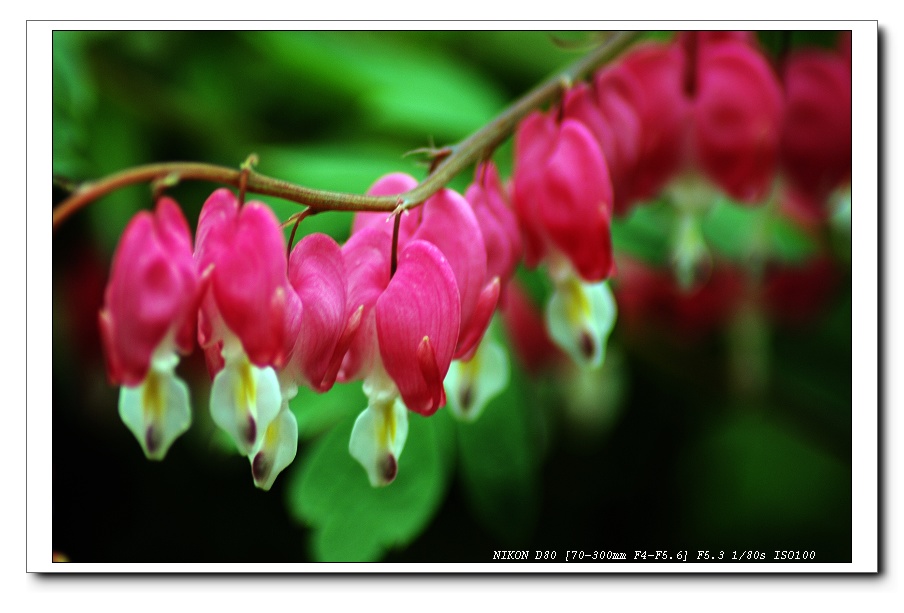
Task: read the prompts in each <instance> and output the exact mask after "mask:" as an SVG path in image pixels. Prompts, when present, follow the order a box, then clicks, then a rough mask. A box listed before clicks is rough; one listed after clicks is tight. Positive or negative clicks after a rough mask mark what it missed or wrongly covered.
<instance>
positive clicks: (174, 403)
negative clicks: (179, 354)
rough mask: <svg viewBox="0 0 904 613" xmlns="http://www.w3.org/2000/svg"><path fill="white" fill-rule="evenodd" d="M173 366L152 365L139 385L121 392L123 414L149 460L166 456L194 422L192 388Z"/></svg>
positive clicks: (121, 416)
mask: <svg viewBox="0 0 904 613" xmlns="http://www.w3.org/2000/svg"><path fill="white" fill-rule="evenodd" d="M173 367H174V365H173ZM173 367H168V368H167V369H165V370H156V369H153V368H152V369H151V370H150V371H148V376H147V377H146V378H145V380H144V381H142V382H141V383H140V384H139V385H137V386H135V387H123V388H122V389H121V390H120V392H119V416H120V418H121V419H122V421H123V423H125V425H126V426H128V428H129V430H130V431H131V432H132V434H133V435H134V436H135V438H136V439H137V440H138V443H139V444H140V445H141V449H142V451H144V455H145V457H147V458H148V459H149V460H157V461H159V460H162V459H163V458H164V457H166V453H167V452H168V451H169V448H170V447H171V446H172V444H173V442H175V440H176V439H177V438H179V436H180V435H181V434H182V433H183V432H185V431H186V430H188V428H189V426H190V425H191V407H190V405H189V397H188V387H187V386H186V385H185V383H184V382H183V381H181V380H180V379H179V378H178V377H176V376H175V374H173V372H172V368H173Z"/></svg>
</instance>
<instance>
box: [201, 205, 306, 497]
mask: <svg viewBox="0 0 904 613" xmlns="http://www.w3.org/2000/svg"><path fill="white" fill-rule="evenodd" d="M195 261H196V262H197V265H198V269H199V270H201V271H203V272H202V274H203V278H204V280H205V282H206V284H207V285H206V290H205V294H204V298H203V301H202V304H201V313H200V317H199V325H198V337H199V341H200V344H201V346H202V347H203V348H204V349H205V351H206V353H207V357H208V364H209V365H210V366H211V367H212V368H211V371H212V373H215V376H214V380H213V386H212V388H211V398H210V402H211V406H210V409H211V415H212V417H213V419H214V422H215V423H216V424H217V425H218V426H220V427H221V428H223V429H224V430H225V431H226V432H228V433H229V434H230V436H231V437H232V439H233V440H234V441H235V443H236V446H237V447H238V449H239V451H240V452H241V453H242V454H243V455H247V456H249V457H250V458H251V459H252V468H254V458H255V456H256V455H257V453H258V452H259V450H260V448H261V446H262V445H264V444H265V443H267V442H268V441H273V440H279V439H280V438H283V439H286V440H288V439H290V438H291V436H288V437H280V436H277V434H278V432H274V433H269V434H268V427H269V426H270V424H271V422H273V421H274V419H275V418H276V417H277V415H279V414H280V411H281V408H283V409H285V407H283V400H284V393H283V392H284V390H283V387H285V386H283V385H281V384H280V381H279V380H278V378H277V374H276V370H277V369H280V368H282V367H283V366H284V365H285V364H286V361H287V358H288V355H289V353H290V351H291V350H292V347H293V346H294V344H295V340H296V337H297V335H298V325H299V322H300V320H301V315H300V313H301V304H300V302H299V299H298V296H297V294H296V293H295V292H294V291H293V289H292V287H291V286H290V285H289V282H288V278H287V276H286V256H285V242H284V239H283V236H282V231H281V230H280V227H279V222H278V221H277V219H276V217H275V216H274V215H273V213H272V211H270V209H268V208H267V207H266V206H265V205H263V204H261V203H259V202H249V203H247V204H246V205H244V206H243V207H242V208H241V209H240V208H239V205H238V201H237V200H236V198H235V196H234V195H233V194H232V193H231V192H230V191H229V190H226V189H219V190H217V191H215V192H214V193H213V194H211V196H210V197H209V198H208V199H207V202H205V203H204V207H203V208H202V209H201V215H200V219H199V221H198V240H197V245H196V249H195ZM287 421H291V422H292V424H291V425H294V417H291V413H289V416H285V415H284V416H283V417H282V418H281V419H280V420H278V421H277V423H278V424H279V423H283V425H284V426H285V427H287V428H289V429H291V425H290V424H287V423H285V422H287ZM293 455H294V453H293ZM254 472H255V478H256V481H258V479H257V477H258V474H261V475H262V474H263V472H261V471H254Z"/></svg>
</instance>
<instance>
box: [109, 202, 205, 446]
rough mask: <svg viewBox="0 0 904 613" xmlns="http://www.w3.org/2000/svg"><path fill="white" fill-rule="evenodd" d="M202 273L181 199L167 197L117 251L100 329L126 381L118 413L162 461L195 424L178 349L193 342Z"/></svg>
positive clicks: (115, 378)
mask: <svg viewBox="0 0 904 613" xmlns="http://www.w3.org/2000/svg"><path fill="white" fill-rule="evenodd" d="M198 288H199V283H198V274H197V271H196V268H195V263H194V261H193V260H192V255H191V234H190V232H189V229H188V224H187V223H186V221H185V217H184V216H183V215H182V211H181V210H180V209H179V206H178V205H177V204H176V203H175V202H174V201H173V200H171V199H169V198H161V199H160V201H159V202H158V203H157V208H156V211H155V213H154V214H151V213H149V212H147V211H142V212H140V213H138V214H137V215H136V216H135V217H134V218H132V221H130V222H129V225H128V226H127V227H126V229H125V232H123V235H122V237H121V238H120V241H119V245H118V246H117V248H116V253H115V254H114V256H113V264H112V270H111V274H110V282H109V284H108V285H107V289H106V293H105V297H104V308H103V310H101V312H100V329H101V334H102V337H103V341H104V349H105V353H106V357H107V372H108V375H109V377H110V380H111V381H112V382H113V383H118V384H121V385H122V386H123V387H122V389H121V391H120V397H119V414H120V417H121V418H122V420H123V421H124V422H125V424H126V425H127V426H128V427H129V429H130V430H131V431H132V433H133V434H134V435H135V437H136V438H137V439H138V442H139V443H140V444H141V447H142V449H143V450H144V453H145V455H146V456H147V457H148V458H150V459H153V460H160V459H162V458H163V457H164V456H165V455H166V452H167V450H168V449H169V447H170V445H172V443H173V441H174V440H175V439H176V438H177V437H178V436H179V435H180V434H182V433H183V432H184V431H185V430H187V429H188V427H189V425H190V424H191V408H190V406H189V396H188V388H187V386H186V385H185V383H184V382H182V380H181V379H179V378H178V377H177V376H176V375H175V368H176V365H177V364H178V362H179V358H178V356H177V354H176V352H177V351H181V352H182V353H188V352H189V351H190V350H191V348H192V345H193V338H192V337H193V334H192V333H193V328H194V322H195V312H196V309H197V306H198Z"/></svg>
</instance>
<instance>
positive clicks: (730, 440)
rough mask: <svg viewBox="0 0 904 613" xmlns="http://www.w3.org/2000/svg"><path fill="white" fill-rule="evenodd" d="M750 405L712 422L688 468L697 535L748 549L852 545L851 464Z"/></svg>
mask: <svg viewBox="0 0 904 613" xmlns="http://www.w3.org/2000/svg"><path fill="white" fill-rule="evenodd" d="M744 410H746V411H747V412H746V413H744V414H735V415H734V416H733V417H731V418H730V419H728V420H725V421H723V422H722V423H721V424H713V425H712V429H711V430H709V431H708V433H707V434H706V435H705V436H704V437H703V438H702V439H701V440H700V441H699V442H698V444H697V445H695V446H694V447H693V451H692V452H691V454H690V456H689V461H688V462H687V463H686V464H685V465H684V468H685V478H684V482H685V483H687V484H688V488H689V489H688V492H687V496H686V498H685V499H686V500H687V502H688V509H687V513H688V515H687V518H686V519H687V522H688V524H689V525H690V526H691V530H692V532H693V533H694V536H695V538H700V539H702V538H712V539H716V540H719V541H720V542H721V543H722V545H723V546H736V547H737V548H739V549H741V548H747V549H749V548H751V546H755V545H759V546H773V545H774V546H775V547H777V548H800V547H802V546H807V545H812V543H813V542H825V541H826V539H827V538H829V537H832V538H833V539H834V540H838V542H841V543H842V544H843V543H844V542H846V543H847V546H848V547H849V545H850V512H851V507H850V504H851V498H850V495H851V490H850V486H851V469H850V465H849V464H848V465H845V464H844V463H843V462H841V461H839V460H838V459H836V458H835V457H833V456H831V455H829V454H827V453H826V452H824V451H823V450H821V449H819V448H817V447H816V446H814V445H813V444H812V443H810V442H808V441H807V440H806V439H804V438H801V437H800V436H798V435H796V434H795V432H794V431H792V430H790V429H787V428H785V427H782V426H781V425H779V424H777V423H773V422H772V421H770V420H768V419H767V418H766V417H764V416H763V415H761V414H759V413H758V412H757V411H756V408H755V407H745V408H744ZM729 536H730V537H731V538H732V542H731V543H728V542H727V541H726V540H725V539H726V538H728V537H729ZM779 541H782V542H779ZM820 553H822V552H820Z"/></svg>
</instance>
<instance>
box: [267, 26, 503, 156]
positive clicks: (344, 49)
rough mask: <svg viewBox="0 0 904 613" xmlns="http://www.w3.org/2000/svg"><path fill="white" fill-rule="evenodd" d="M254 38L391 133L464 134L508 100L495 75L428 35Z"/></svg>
mask: <svg viewBox="0 0 904 613" xmlns="http://www.w3.org/2000/svg"><path fill="white" fill-rule="evenodd" d="M249 40H250V41H251V42H252V44H255V45H257V46H258V47H259V48H260V49H261V50H263V51H265V52H267V53H268V54H269V55H270V56H271V57H273V58H274V59H277V60H278V61H281V62H283V63H284V65H285V66H286V67H287V68H290V69H292V70H293V72H295V73H296V74H297V76H298V78H301V79H302V82H304V83H305V84H306V85H307V87H308V88H310V89H311V90H314V91H315V92H317V91H318V90H319V91H320V92H321V93H325V92H326V91H329V90H333V91H336V92H338V93H341V94H343V95H344V96H346V97H349V98H352V99H355V100H357V102H358V104H359V105H360V108H361V110H362V116H361V117H360V118H359V121H364V122H366V123H368V124H370V125H371V126H372V127H375V128H378V129H380V130H385V131H386V132H387V133H399V132H408V133H410V134H414V135H417V137H418V138H427V137H429V136H433V137H436V138H438V139H453V140H459V139H461V138H462V137H464V136H466V135H467V134H469V133H471V132H472V131H474V130H476V129H477V128H479V127H480V126H481V125H483V124H484V123H485V122H486V121H488V120H489V119H491V118H492V117H493V115H494V114H495V113H496V112H498V111H499V110H500V109H501V108H502V106H503V104H504V101H503V98H502V95H501V93H500V92H499V91H498V89H497V87H496V86H495V85H494V83H493V82H492V81H490V80H489V79H486V78H485V77H484V76H483V75H481V74H480V73H479V72H477V71H475V70H473V69H471V68H470V67H468V66H467V65H466V64H463V63H461V62H459V61H456V60H455V59H453V58H452V57H450V56H449V55H447V54H443V53H441V52H440V51H439V50H436V49H433V48H432V45H425V44H424V43H423V41H421V42H420V43H419V42H418V41H417V40H415V39H407V40H406V39H403V38H399V37H393V36H390V35H387V34H386V33H373V32H357V33H348V32H305V33H300V32H269V33H265V34H264V33H255V35H254V36H253V37H252V38H250V39H249Z"/></svg>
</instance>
